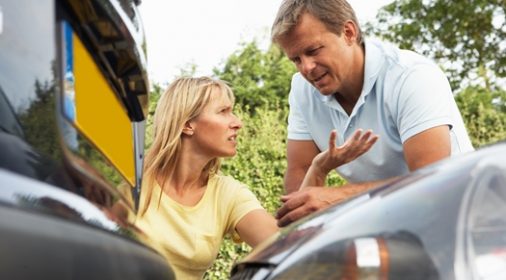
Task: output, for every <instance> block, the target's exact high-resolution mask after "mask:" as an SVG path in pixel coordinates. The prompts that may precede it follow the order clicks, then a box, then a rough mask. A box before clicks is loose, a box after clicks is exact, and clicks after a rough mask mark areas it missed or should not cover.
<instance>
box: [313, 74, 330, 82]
mask: <svg viewBox="0 0 506 280" xmlns="http://www.w3.org/2000/svg"><path fill="white" fill-rule="evenodd" d="M325 75H327V73H323V75H321V76H320V77H317V78H316V79H313V82H315V83H318V82H319V81H321V80H322V79H323V77H325Z"/></svg>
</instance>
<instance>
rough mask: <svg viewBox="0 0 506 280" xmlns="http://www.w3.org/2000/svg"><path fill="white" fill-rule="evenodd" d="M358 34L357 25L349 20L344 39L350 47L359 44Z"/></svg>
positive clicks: (344, 30)
mask: <svg viewBox="0 0 506 280" xmlns="http://www.w3.org/2000/svg"><path fill="white" fill-rule="evenodd" d="M357 34H358V27H357V25H356V24H355V23H354V22H353V21H352V20H347V21H346V22H345V23H344V26H343V32H342V35H343V36H344V39H345V40H346V42H347V43H348V45H352V44H353V43H356V42H357Z"/></svg>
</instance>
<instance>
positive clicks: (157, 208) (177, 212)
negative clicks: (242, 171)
mask: <svg viewBox="0 0 506 280" xmlns="http://www.w3.org/2000/svg"><path fill="white" fill-rule="evenodd" d="M144 189H145V188H144ZM160 191H161V188H160V186H159V185H158V184H157V185H155V187H154V189H153V194H152V196H151V197H152V198H151V203H150V205H149V209H148V210H147V211H146V213H145V214H144V215H143V216H142V217H140V218H139V219H138V220H137V222H136V224H137V226H138V227H139V228H141V229H142V230H143V231H144V232H145V233H146V234H147V235H148V237H149V238H151V239H152V242H153V243H155V244H156V246H155V247H158V248H157V249H158V251H159V252H160V253H161V254H162V255H163V256H164V257H165V258H166V259H167V261H168V262H169V264H170V265H171V267H172V268H173V269H174V272H175V274H176V279H181V280H187V279H201V278H202V276H203V275H204V273H205V271H206V270H207V269H208V268H209V267H210V266H211V265H212V263H213V261H214V260H215V258H216V256H217V254H218V250H219V247H220V244H221V242H222V240H223V238H224V236H225V235H226V234H232V235H233V234H234V233H235V227H236V225H237V223H238V222H239V221H240V220H241V219H242V218H243V217H244V215H246V214H247V213H249V212H250V211H252V210H255V209H262V206H261V205H260V203H259V202H258V200H257V198H256V197H255V195H254V194H253V193H252V192H251V191H250V190H249V189H248V188H247V187H246V186H245V185H244V184H241V183H240V182H238V181H237V180H235V179H233V178H231V177H228V176H223V175H214V176H211V177H210V178H209V180H208V185H207V189H206V190H205V193H204V195H203V196H202V199H201V200H200V201H199V202H198V203H197V204H196V205H195V206H184V205H181V204H179V203H177V202H176V201H174V200H172V199H171V198H170V197H169V196H167V195H166V194H165V193H163V192H162V196H161V200H160V204H159V205H158V199H159V197H160ZM142 199H143V198H142V197H141V201H143V200H142Z"/></svg>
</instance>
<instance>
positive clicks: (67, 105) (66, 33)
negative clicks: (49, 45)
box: [63, 22, 76, 121]
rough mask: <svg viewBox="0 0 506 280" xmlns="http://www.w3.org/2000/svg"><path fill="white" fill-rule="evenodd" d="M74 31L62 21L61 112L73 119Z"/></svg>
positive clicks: (74, 111)
mask: <svg viewBox="0 0 506 280" xmlns="http://www.w3.org/2000/svg"><path fill="white" fill-rule="evenodd" d="M73 33H74V31H73V30H72V27H71V26H70V24H69V23H68V22H63V41H64V42H63V43H64V48H65V66H64V69H65V73H64V75H65V76H64V77H63V114H64V116H65V117H66V118H67V119H69V120H71V121H75V119H76V104H75V81H74V46H73V41H72V36H73Z"/></svg>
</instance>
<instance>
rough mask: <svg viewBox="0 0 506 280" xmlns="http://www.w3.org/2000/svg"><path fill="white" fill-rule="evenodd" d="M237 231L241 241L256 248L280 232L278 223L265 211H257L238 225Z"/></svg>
mask: <svg viewBox="0 0 506 280" xmlns="http://www.w3.org/2000/svg"><path fill="white" fill-rule="evenodd" d="M235 230H236V231H237V233H239V236H240V237H241V239H242V240H243V241H244V242H246V243H247V244H248V245H250V246H251V247H253V248H255V247H256V246H257V245H258V244H260V243H261V242H262V241H264V240H265V239H267V238H268V237H270V236H272V235H273V234H274V233H276V232H278V231H279V228H278V226H277V221H276V219H274V217H273V216H272V215H270V214H269V213H267V211H265V210H264V209H255V210H253V211H250V212H249V213H248V214H246V215H245V216H244V217H243V218H242V219H241V220H240V221H239V223H237V225H236V227H235Z"/></svg>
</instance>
